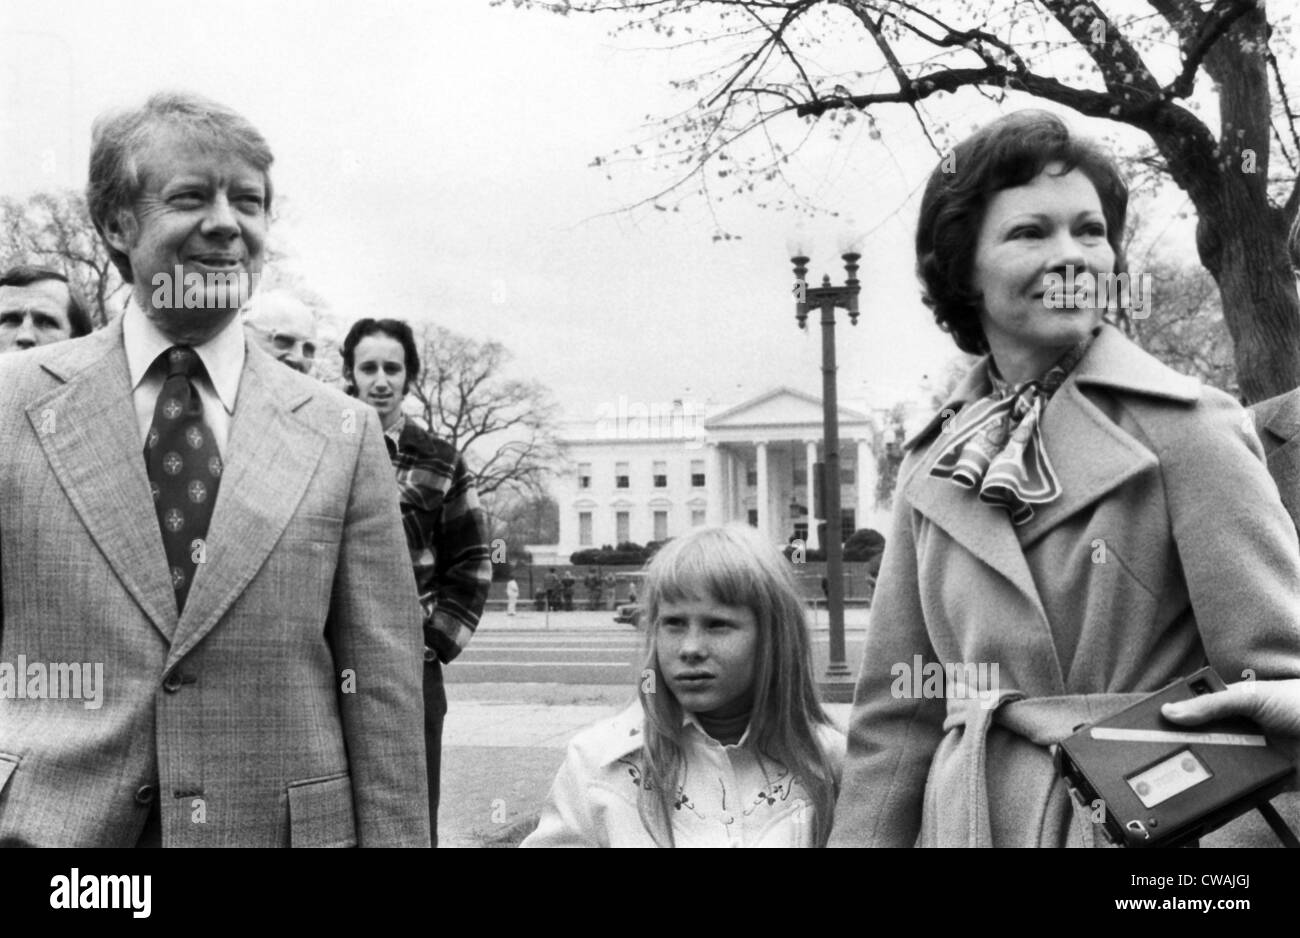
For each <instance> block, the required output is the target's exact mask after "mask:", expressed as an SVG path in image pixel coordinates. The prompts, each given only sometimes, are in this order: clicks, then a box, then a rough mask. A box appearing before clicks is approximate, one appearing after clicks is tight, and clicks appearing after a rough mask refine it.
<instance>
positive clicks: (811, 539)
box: [804, 440, 821, 550]
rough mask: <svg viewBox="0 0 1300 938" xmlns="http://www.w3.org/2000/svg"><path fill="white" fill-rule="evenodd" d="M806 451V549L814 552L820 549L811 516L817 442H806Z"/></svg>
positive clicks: (815, 479) (814, 522)
mask: <svg viewBox="0 0 1300 938" xmlns="http://www.w3.org/2000/svg"><path fill="white" fill-rule="evenodd" d="M804 448H805V449H806V451H807V465H808V469H807V480H806V481H807V485H806V486H805V487H806V489H807V495H806V499H807V502H808V516H807V517H808V548H809V549H810V550H816V549H818V548H820V547H821V543H820V538H818V536H817V533H818V532H817V518H816V517H815V516H814V515H813V501H814V496H813V493H814V491H815V490H816V489H815V486H816V483H817V441H816V440H808V441H807V442H806V443H804Z"/></svg>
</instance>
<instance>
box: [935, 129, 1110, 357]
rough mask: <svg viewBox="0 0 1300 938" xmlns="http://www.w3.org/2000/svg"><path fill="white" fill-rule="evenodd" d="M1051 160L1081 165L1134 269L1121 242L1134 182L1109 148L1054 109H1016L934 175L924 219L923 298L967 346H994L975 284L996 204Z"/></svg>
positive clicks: (973, 349)
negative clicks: (984, 229)
mask: <svg viewBox="0 0 1300 938" xmlns="http://www.w3.org/2000/svg"><path fill="white" fill-rule="evenodd" d="M1050 163H1061V164H1062V165H1063V166H1064V169H1063V170H1062V172H1063V173H1068V172H1070V171H1071V170H1073V169H1078V170H1079V171H1080V172H1082V173H1083V174H1084V175H1085V176H1087V177H1088V179H1089V180H1090V181H1091V182H1092V184H1093V186H1094V188H1096V190H1097V197H1098V199H1099V200H1100V201H1101V211H1102V215H1103V216H1104V217H1105V219H1106V240H1107V241H1108V242H1110V247H1111V250H1113V251H1114V252H1115V273H1117V274H1118V273H1122V272H1124V270H1125V269H1126V268H1125V264H1124V252H1123V250H1122V248H1121V244H1122V242H1123V239H1124V223H1125V218H1126V216H1127V214H1128V186H1127V185H1125V183H1124V180H1123V178H1122V177H1121V176H1120V174H1119V168H1118V167H1117V166H1116V165H1115V161H1114V160H1113V159H1111V157H1110V156H1109V155H1108V154H1107V153H1106V152H1105V151H1103V150H1102V149H1101V148H1100V147H1098V146H1097V145H1096V144H1095V143H1093V142H1092V141H1090V140H1086V139H1083V138H1080V137H1076V136H1072V135H1071V134H1070V129H1069V128H1068V127H1067V126H1066V125H1065V122H1064V121H1062V120H1061V119H1060V118H1059V117H1057V116H1056V115H1054V114H1049V113H1048V112H1047V111H1038V110H1025V111H1016V112H1015V113H1013V114H1008V115H1006V116H1005V117H1001V118H999V119H998V120H995V121H993V122H992V123H991V124H987V125H985V126H984V127H981V128H980V129H979V130H977V131H976V132H975V133H973V134H972V135H971V136H969V137H967V138H966V139H965V140H963V141H962V142H961V143H959V144H957V146H956V148H955V149H954V150H953V151H952V153H950V154H948V155H947V156H946V157H944V159H943V160H942V161H941V162H940V163H939V165H938V166H936V167H935V169H934V172H932V173H931V174H930V181H929V182H928V183H926V186H925V195H924V196H923V197H922V199H921V215H920V218H919V219H918V220H917V224H916V274H917V276H918V277H919V278H920V280H921V287H922V299H923V300H924V301H925V305H926V306H928V307H930V309H932V310H934V319H935V322H937V323H938V324H939V328H941V329H943V330H944V331H945V332H949V333H951V334H952V337H953V340H954V341H955V342H956V343H957V347H958V348H959V349H961V350H962V351H963V352H968V353H970V354H972V355H982V354H984V353H985V352H987V351H988V350H989V347H988V341H987V340H986V339H985V337H984V329H983V327H982V326H981V325H980V320H979V316H980V311H981V309H982V304H983V298H982V297H981V296H980V294H979V293H978V292H977V291H976V290H975V289H974V286H973V284H972V282H971V281H972V279H973V276H974V267H975V248H976V245H977V242H978V241H979V233H980V227H981V225H982V224H983V223H984V213H985V211H986V210H987V209H988V205H989V202H990V201H991V200H992V198H993V196H994V195H996V194H997V193H998V192H1001V191H1002V190H1003V189H1013V188H1015V187H1016V186H1023V185H1025V184H1026V183H1029V182H1031V181H1032V180H1033V179H1034V178H1035V177H1036V176H1038V174H1039V173H1041V172H1042V171H1043V170H1044V169H1045V168H1046V167H1047V166H1048V164H1050Z"/></svg>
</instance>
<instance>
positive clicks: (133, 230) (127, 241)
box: [104, 208, 140, 254]
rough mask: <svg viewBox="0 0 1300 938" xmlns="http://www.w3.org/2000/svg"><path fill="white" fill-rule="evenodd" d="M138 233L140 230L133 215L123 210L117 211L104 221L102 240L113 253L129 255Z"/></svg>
mask: <svg viewBox="0 0 1300 938" xmlns="http://www.w3.org/2000/svg"><path fill="white" fill-rule="evenodd" d="M139 233H140V228H139V225H137V224H136V220H135V215H134V213H132V212H129V211H127V210H126V209H124V208H121V209H118V210H117V211H116V212H113V213H112V214H110V215H109V217H108V218H106V219H104V239H105V240H106V241H108V243H109V244H110V245H112V247H113V249H114V250H115V251H121V252H122V253H123V254H130V253H131V248H133V247H134V246H135V239H136V236H137V235H138V234H139Z"/></svg>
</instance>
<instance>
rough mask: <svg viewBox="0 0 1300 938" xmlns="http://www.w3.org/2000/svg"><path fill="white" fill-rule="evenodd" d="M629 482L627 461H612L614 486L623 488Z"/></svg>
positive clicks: (629, 474) (629, 483)
mask: <svg viewBox="0 0 1300 938" xmlns="http://www.w3.org/2000/svg"><path fill="white" fill-rule="evenodd" d="M631 484H632V480H631V473H630V472H629V471H628V468H627V463H625V462H616V463H614V488H617V489H625V488H627V487H628V486H630V485H631ZM622 540H627V538H622Z"/></svg>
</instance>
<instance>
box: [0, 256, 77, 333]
mask: <svg viewBox="0 0 1300 938" xmlns="http://www.w3.org/2000/svg"><path fill="white" fill-rule="evenodd" d="M89 334H90V317H89V316H88V315H87V314H86V308H85V307H84V306H83V305H82V304H81V300H79V299H78V298H77V295H76V294H75V293H73V292H72V287H71V286H70V285H69V284H68V278H67V277H65V276H64V275H63V274H61V273H59V272H58V271H57V270H51V269H49V268H48V267H33V266H30V265H27V264H20V265H18V266H16V267H10V268H9V269H8V270H6V271H5V272H4V273H2V274H0V352H21V351H24V350H26V349H29V348H36V346H38V345H51V344H53V343H55V342H62V341H63V340H64V339H76V338H80V337H81V336H83V335H89Z"/></svg>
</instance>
